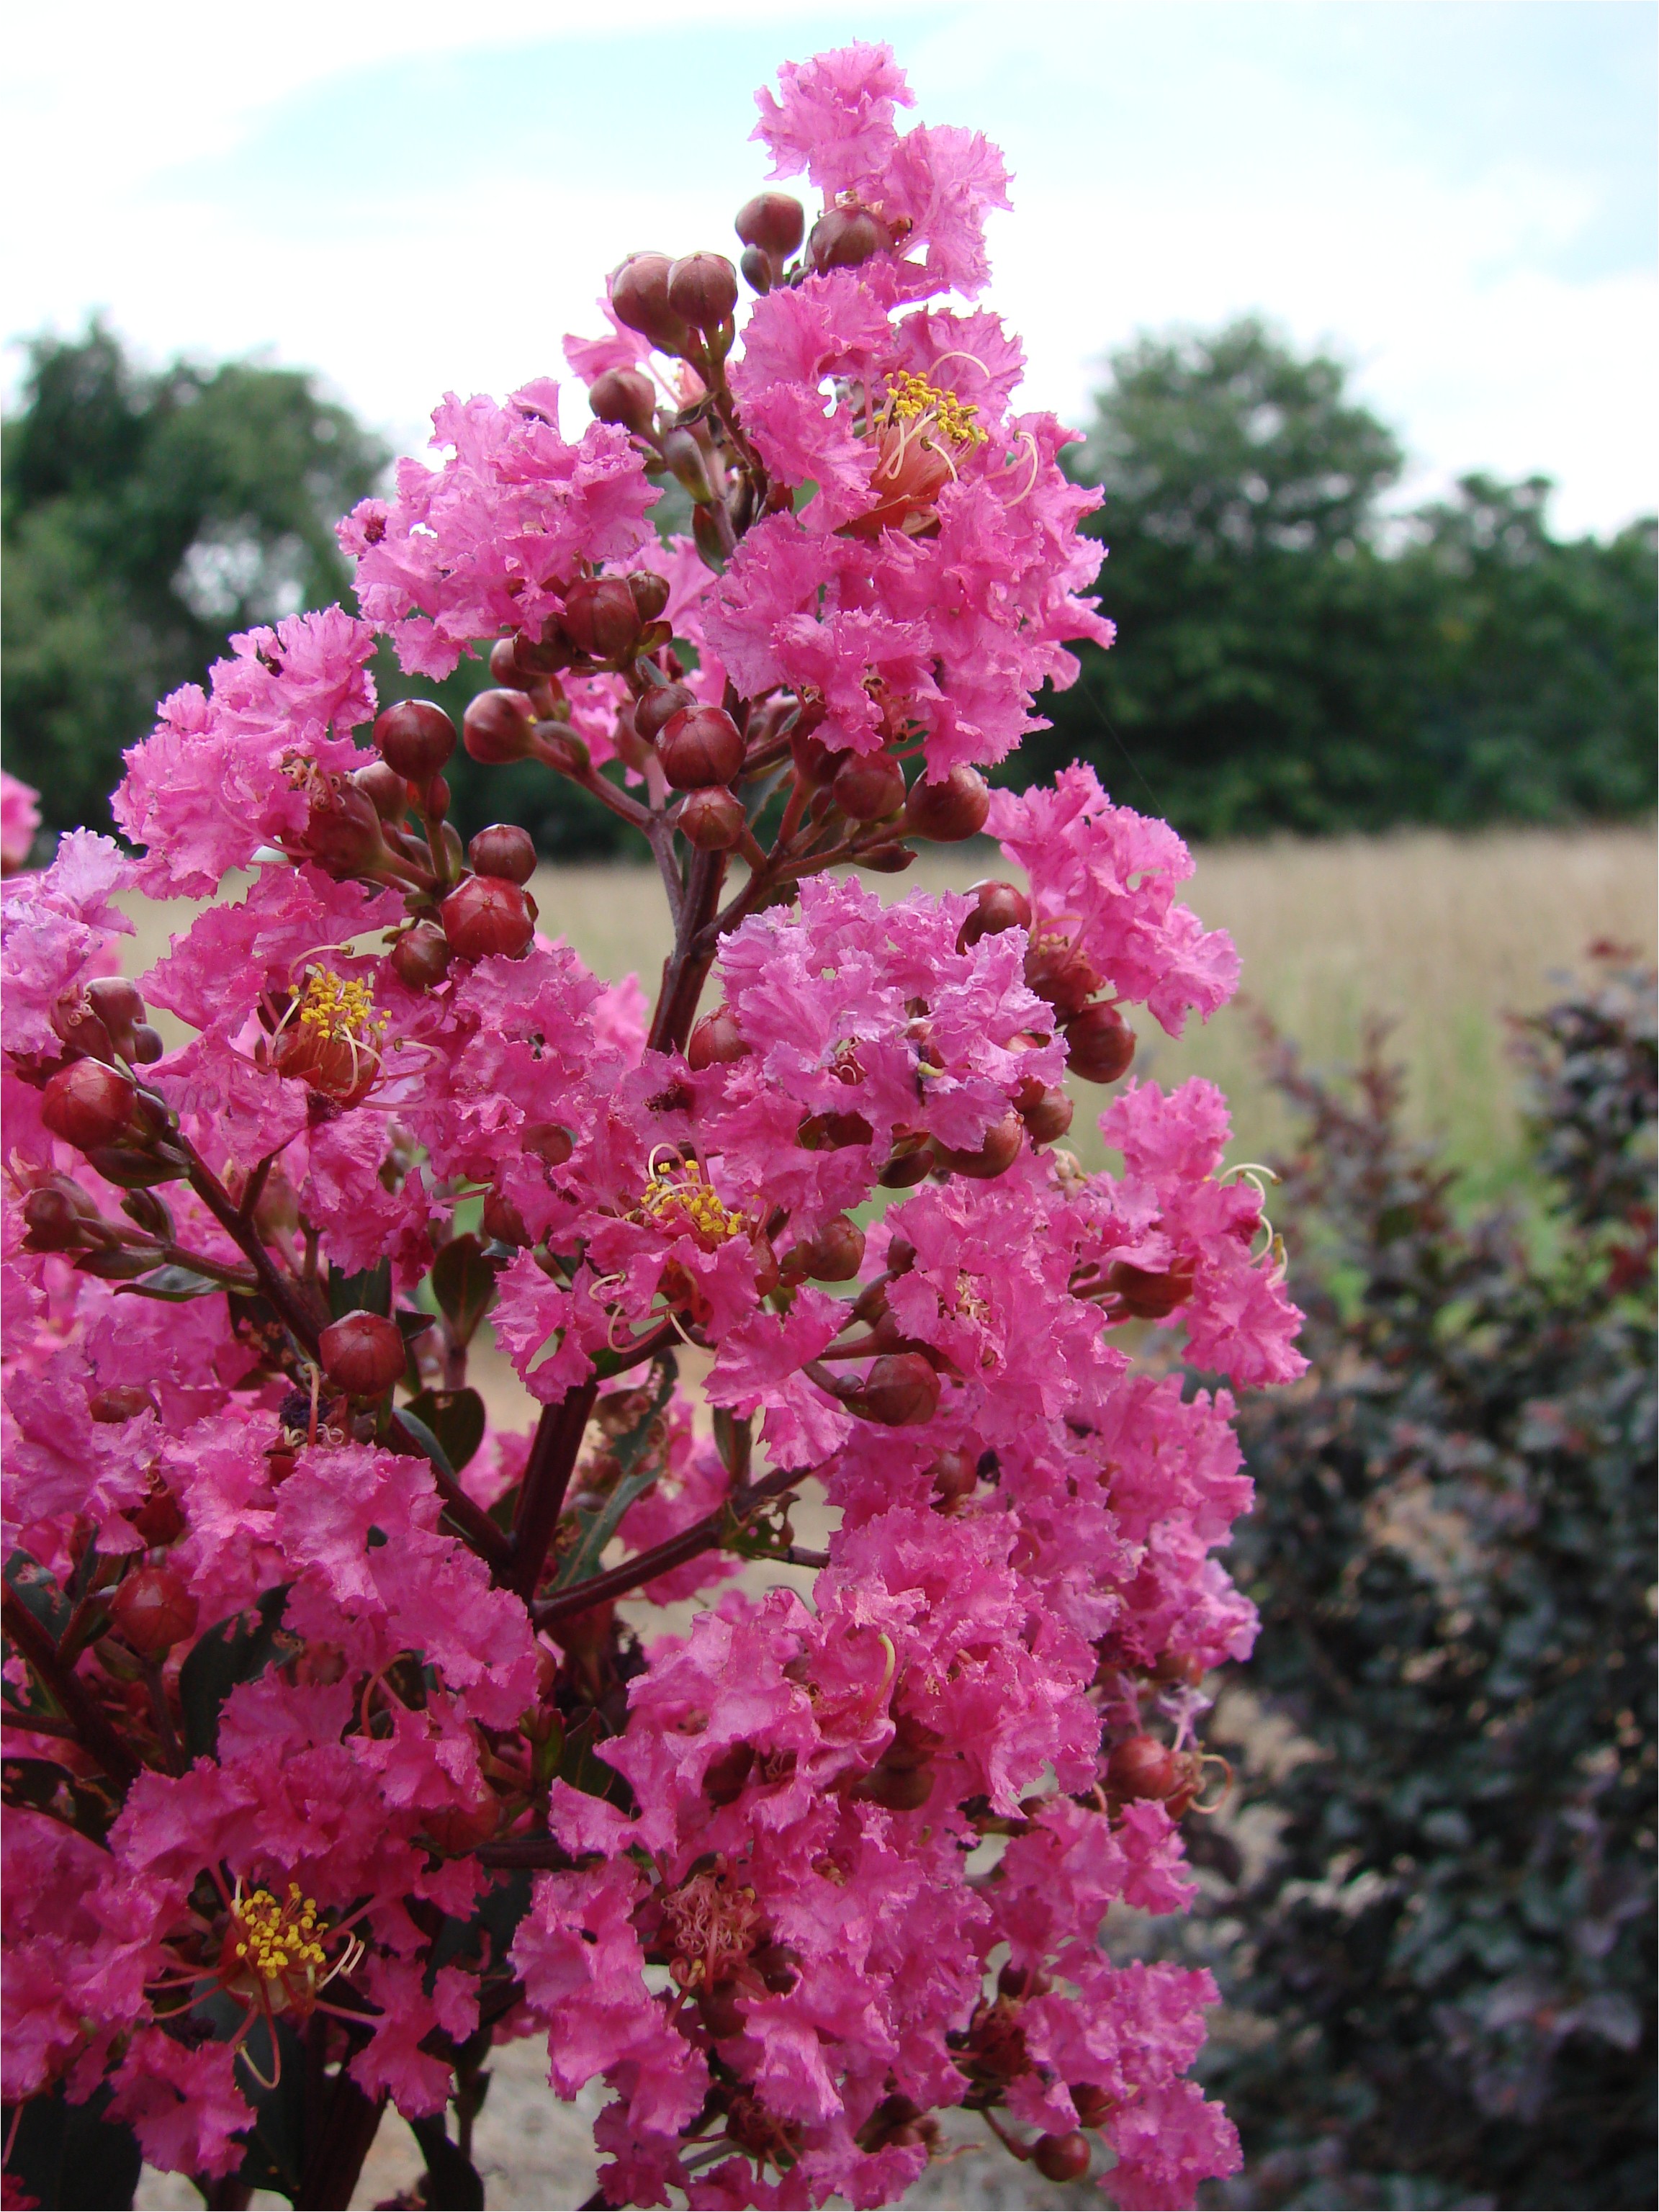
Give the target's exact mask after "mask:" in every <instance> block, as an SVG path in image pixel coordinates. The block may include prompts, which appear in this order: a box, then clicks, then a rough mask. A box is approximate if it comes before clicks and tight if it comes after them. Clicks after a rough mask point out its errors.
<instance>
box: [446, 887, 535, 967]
mask: <svg viewBox="0 0 1659 2212" xmlns="http://www.w3.org/2000/svg"><path fill="white" fill-rule="evenodd" d="M438 912H439V915H440V916H441V920H442V921H443V926H444V935H445V936H446V937H447V939H449V942H450V946H451V948H452V950H453V951H456V952H459V954H460V956H461V957H462V958H463V959H464V960H485V959H488V958H489V957H490V955H491V954H492V953H498V952H499V953H505V954H506V956H507V958H508V959H509V960H516V959H517V958H518V957H519V956H520V953H524V952H527V951H529V950H530V945H531V940H532V938H533V937H534V936H535V934H536V922H535V917H534V915H532V913H531V910H530V903H529V901H528V900H527V899H526V896H525V895H524V893H523V891H522V890H520V887H519V885H518V884H514V883H509V882H508V881H507V878H505V877H504V876H469V877H468V878H467V880H466V881H465V883H464V884H459V886H458V887H457V888H456V889H455V890H453V891H451V893H450V894H449V896H448V897H447V899H446V900H445V901H444V902H443V904H442V906H441V907H440V908H439V909H438Z"/></svg>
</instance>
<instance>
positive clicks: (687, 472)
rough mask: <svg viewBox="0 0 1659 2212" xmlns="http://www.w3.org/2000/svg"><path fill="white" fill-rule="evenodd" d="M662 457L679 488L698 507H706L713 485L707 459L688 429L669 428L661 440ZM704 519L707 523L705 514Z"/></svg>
mask: <svg viewBox="0 0 1659 2212" xmlns="http://www.w3.org/2000/svg"><path fill="white" fill-rule="evenodd" d="M662 457H663V459H664V460H665V462H666V463H667V464H668V466H669V467H670V469H671V470H672V471H673V474H674V478H675V481H676V482H677V483H678V484H679V485H680V486H681V488H682V489H684V490H685V491H688V492H689V493H690V495H691V497H692V498H693V499H694V500H695V501H696V502H697V504H698V506H699V507H707V506H708V503H709V501H711V500H712V499H713V498H714V485H713V484H712V483H709V481H708V456H707V455H706V454H705V453H704V452H703V449H702V447H701V446H700V445H699V444H698V443H697V441H696V438H694V437H693V436H692V435H691V433H690V430H671V431H670V432H669V433H668V435H667V436H666V437H665V439H664V440H663V441H662ZM694 520H695V518H694ZM704 520H705V523H708V520H709V518H708V517H706V516H705V518H704Z"/></svg>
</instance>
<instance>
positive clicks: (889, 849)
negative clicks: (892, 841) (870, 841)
mask: <svg viewBox="0 0 1659 2212" xmlns="http://www.w3.org/2000/svg"><path fill="white" fill-rule="evenodd" d="M915 857H916V848H915V846H914V845H872V847H871V848H870V850H869V851H868V852H867V853H859V854H855V855H854V858H855V859H856V860H857V861H858V864H859V866H860V867H861V868H868V869H869V870H870V872H871V873H872V875H878V876H902V874H903V873H904V871H905V870H906V869H907V868H908V866H910V864H911V862H912V861H913V860H915Z"/></svg>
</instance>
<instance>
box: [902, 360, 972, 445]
mask: <svg viewBox="0 0 1659 2212" xmlns="http://www.w3.org/2000/svg"><path fill="white" fill-rule="evenodd" d="M887 411H888V413H889V415H890V416H896V418H897V420H898V421H899V422H918V423H922V424H924V425H925V426H926V427H927V428H929V429H933V430H937V431H938V432H939V435H941V436H942V437H945V438H948V439H949V440H950V441H951V444H952V445H956V446H977V445H981V444H982V443H983V442H984V439H985V432H984V431H983V430H981V428H979V427H978V425H977V424H976V423H975V421H974V417H975V415H977V414H978V412H979V410H978V408H977V407H968V406H964V405H963V402H962V401H961V400H960V399H958V398H957V395H956V393H955V392H944V391H941V390H940V388H939V386H938V385H936V384H929V382H928V381H927V378H926V377H925V376H913V375H912V374H910V372H909V370H908V369H898V370H896V372H895V373H894V374H893V375H891V376H890V377H889V379H888V380H887Z"/></svg>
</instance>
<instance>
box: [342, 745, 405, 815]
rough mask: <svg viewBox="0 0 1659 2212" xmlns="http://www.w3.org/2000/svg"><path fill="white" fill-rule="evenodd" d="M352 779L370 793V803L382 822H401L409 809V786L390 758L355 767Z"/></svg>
mask: <svg viewBox="0 0 1659 2212" xmlns="http://www.w3.org/2000/svg"><path fill="white" fill-rule="evenodd" d="M351 781H353V782H354V783H355V784H356V787H357V788H358V790H359V791H366V792H367V793H368V797H369V804H370V805H372V806H373V807H374V811H375V812H376V813H377V814H378V815H379V816H380V819H381V821H382V822H401V821H402V820H403V818H404V815H405V814H407V813H408V811H409V786H408V784H407V783H406V782H405V781H404V778H403V777H402V776H400V775H398V771H397V769H395V768H393V767H392V763H391V762H390V761H389V760H375V761H370V762H369V763H368V767H367V768H360V769H353V770H352V774H351Z"/></svg>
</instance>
